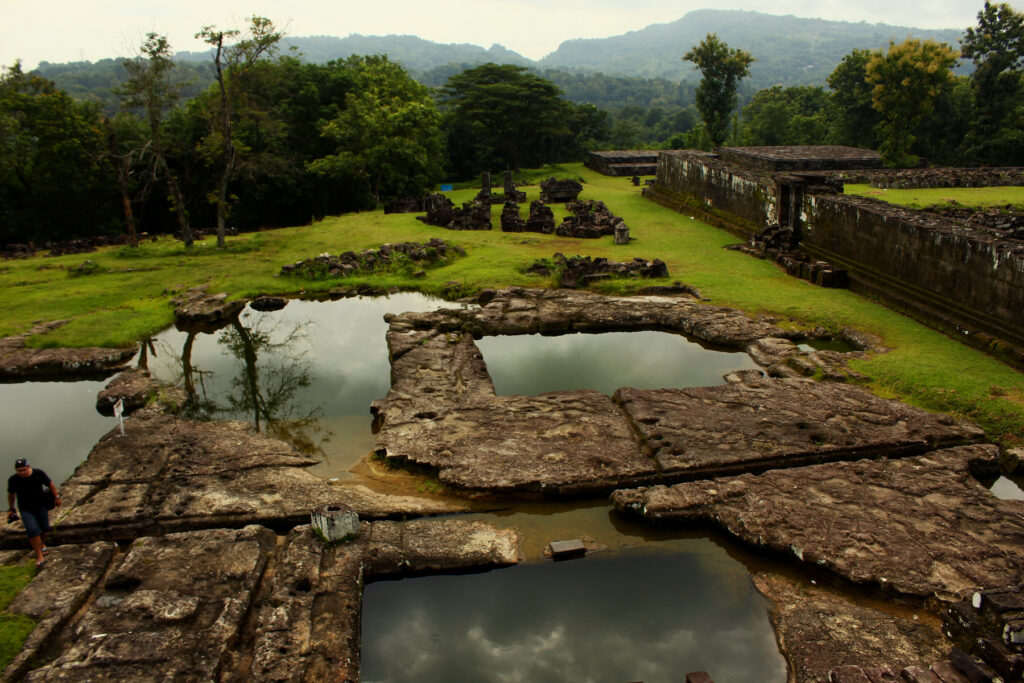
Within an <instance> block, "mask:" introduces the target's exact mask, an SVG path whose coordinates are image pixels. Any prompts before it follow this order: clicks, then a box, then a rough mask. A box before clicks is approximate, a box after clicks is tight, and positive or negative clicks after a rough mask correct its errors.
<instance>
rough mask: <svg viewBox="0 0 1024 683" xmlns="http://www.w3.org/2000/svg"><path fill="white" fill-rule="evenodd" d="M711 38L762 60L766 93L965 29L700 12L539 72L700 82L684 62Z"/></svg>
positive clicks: (550, 63)
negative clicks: (873, 53) (863, 57)
mask: <svg viewBox="0 0 1024 683" xmlns="http://www.w3.org/2000/svg"><path fill="white" fill-rule="evenodd" d="M708 33H717V34H718V37H719V38H721V39H722V40H724V41H725V42H726V43H728V44H729V46H730V47H733V48H740V49H743V50H746V51H748V52H750V53H751V54H752V55H753V56H754V58H755V59H756V60H757V61H756V62H754V64H753V65H752V66H751V68H750V79H749V81H747V82H746V83H745V84H746V85H747V87H748V88H752V89H753V90H760V89H762V88H766V87H769V86H772V85H776V84H782V85H801V84H810V85H824V84H825V79H826V78H828V75H829V74H830V73H832V71H833V70H834V69H835V67H836V65H837V64H838V63H839V61H840V60H841V59H842V58H843V57H845V56H846V55H848V54H849V53H850V52H851V51H852V50H853V49H854V48H860V49H877V48H885V47H887V46H888V44H889V41H890V40H893V41H896V42H900V41H902V40H903V39H904V38H906V37H908V36H910V37H914V38H931V39H933V40H938V41H942V42H947V43H950V44H952V45H954V46H956V45H957V44H958V42H959V40H960V38H961V36H962V35H963V30H961V29H945V30H938V31H934V30H926V29H917V28H908V27H904V26H890V25H888V24H868V23H866V22H861V23H851V22H843V21H826V20H824V19H801V18H799V17H794V16H775V15H771V14H763V13H761V12H748V11H739V10H710V9H707V10H696V11H694V12H690V13H688V14H687V15H685V16H684V17H683V18H682V19H679V20H677V21H673V22H671V23H668V24H652V25H651V26H648V27H647V28H644V29H641V30H639V31H630V32H629V33H625V34H623V35H619V36H612V37H610V38H588V39H582V38H581V39H576V40H567V41H565V42H564V43H562V44H561V45H560V46H559V47H558V49H557V50H555V51H554V52H552V53H551V54H549V55H547V56H546V57H544V58H542V59H541V60H540V62H539V64H540V65H541V66H544V67H552V68H569V67H585V68H588V69H593V70H594V71H601V72H603V73H606V74H615V75H623V76H643V77H646V78H667V79H670V80H674V81H679V80H697V79H699V76H698V75H697V74H696V73H695V70H694V67H693V65H692V64H690V63H689V62H683V61H682V56H683V55H684V54H686V52H687V51H688V50H689V49H690V48H691V47H692V46H693V45H695V44H697V43H699V42H700V41H701V40H703V39H704V37H705V36H706V35H707V34H708Z"/></svg>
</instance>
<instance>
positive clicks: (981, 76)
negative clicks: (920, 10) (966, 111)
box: [960, 2, 1024, 165]
mask: <svg viewBox="0 0 1024 683" xmlns="http://www.w3.org/2000/svg"><path fill="white" fill-rule="evenodd" d="M960 47H961V51H962V53H963V56H964V57H966V58H968V59H971V60H973V61H974V73H972V74H971V85H972V87H973V90H974V94H975V97H974V101H975V111H974V117H973V125H972V127H971V130H970V132H969V133H968V134H967V138H966V140H965V146H966V147H967V156H968V158H969V159H970V160H971V161H973V162H975V163H987V164H1000V165H1017V164H1021V163H1024V130H1022V125H1021V124H1022V123H1024V115H1022V108H1021V99H1022V97H1021V95H1022V92H1024V81H1022V79H1024V76H1022V71H1024V14H1021V13H1020V12H1016V11H1014V9H1013V8H1012V7H1010V6H1009V5H1007V4H1005V3H999V4H991V3H989V2H986V3H985V6H984V8H983V9H982V10H981V11H980V12H978V26H977V28H975V27H970V28H968V29H967V30H966V31H965V32H964V37H963V38H962V39H961V41H960Z"/></svg>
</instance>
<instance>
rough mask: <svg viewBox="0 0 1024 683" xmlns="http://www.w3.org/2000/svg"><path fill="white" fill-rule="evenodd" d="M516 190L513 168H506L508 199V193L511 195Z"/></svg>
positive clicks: (506, 192)
mask: <svg viewBox="0 0 1024 683" xmlns="http://www.w3.org/2000/svg"><path fill="white" fill-rule="evenodd" d="M515 191H516V186H515V185H514V184H513V183H512V171H511V170H506V171H505V194H506V199H507V198H508V197H507V195H510V194H512V193H513V192H515Z"/></svg>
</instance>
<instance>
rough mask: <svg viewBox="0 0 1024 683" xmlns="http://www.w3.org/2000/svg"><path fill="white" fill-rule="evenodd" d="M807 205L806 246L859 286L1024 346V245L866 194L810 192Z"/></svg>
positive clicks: (937, 317)
mask: <svg viewBox="0 0 1024 683" xmlns="http://www.w3.org/2000/svg"><path fill="white" fill-rule="evenodd" d="M802 210H803V218H804V225H803V239H802V242H801V245H802V247H803V248H804V249H806V250H807V251H809V252H811V253H812V254H815V255H817V256H820V257H822V258H825V259H828V260H830V261H834V262H836V263H839V264H841V265H843V266H844V267H845V268H846V269H847V270H848V271H849V273H850V278H851V282H852V283H853V284H854V286H855V287H856V286H858V285H859V288H860V289H861V290H868V291H871V292H872V293H874V294H877V295H880V296H883V297H885V298H886V299H888V300H889V301H890V302H893V303H897V304H898V306H897V307H899V308H903V309H905V310H907V311H908V312H910V313H912V314H913V313H917V314H920V315H926V314H928V313H929V312H930V313H931V314H932V315H931V316H930V317H932V318H933V319H934V320H938V321H943V320H944V321H945V322H946V323H947V327H948V326H956V327H958V328H960V331H961V332H968V333H975V332H978V331H979V330H980V331H983V332H985V333H987V334H989V335H993V336H995V337H998V338H1000V339H1004V340H1006V341H1008V342H1011V343H1012V344H1014V345H1017V346H1024V320H1022V318H1021V315H1020V312H1021V311H1024V242H1021V241H1019V240H1008V239H999V238H998V237H996V236H994V235H992V234H988V233H986V232H982V231H979V230H973V229H971V228H969V227H966V226H963V225H958V224H956V223H952V222H949V221H946V220H943V219H941V218H938V217H935V216H932V215H928V214H924V213H921V212H918V211H911V210H908V209H903V208H900V207H897V206H892V205H890V204H886V203H883V202H879V201H876V200H872V199H866V198H861V197H852V196H843V195H831V196H827V197H826V196H820V195H810V196H808V197H806V198H805V200H804V202H803V207H802ZM1008 351H1009V350H1008ZM1016 360H1017V362H1018V363H1024V357H1021V358H1018V359H1016Z"/></svg>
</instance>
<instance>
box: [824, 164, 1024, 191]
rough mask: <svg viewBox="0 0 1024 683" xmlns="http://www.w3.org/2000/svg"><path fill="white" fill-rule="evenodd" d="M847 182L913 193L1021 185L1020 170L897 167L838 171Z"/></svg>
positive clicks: (1023, 175) (1023, 174)
mask: <svg viewBox="0 0 1024 683" xmlns="http://www.w3.org/2000/svg"><path fill="white" fill-rule="evenodd" d="M837 175H841V176H842V178H843V179H844V180H845V181H846V182H848V183H867V184H868V185H871V187H879V188H887V189H900V190H913V189H919V188H924V187H1005V186H1010V185H1024V168H1010V167H1006V168H898V169H885V170H875V171H853V172H850V171H840V172H839V174H837Z"/></svg>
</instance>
